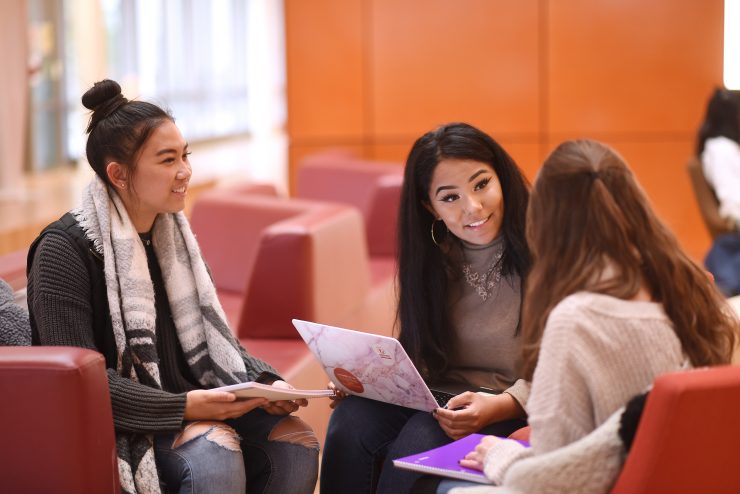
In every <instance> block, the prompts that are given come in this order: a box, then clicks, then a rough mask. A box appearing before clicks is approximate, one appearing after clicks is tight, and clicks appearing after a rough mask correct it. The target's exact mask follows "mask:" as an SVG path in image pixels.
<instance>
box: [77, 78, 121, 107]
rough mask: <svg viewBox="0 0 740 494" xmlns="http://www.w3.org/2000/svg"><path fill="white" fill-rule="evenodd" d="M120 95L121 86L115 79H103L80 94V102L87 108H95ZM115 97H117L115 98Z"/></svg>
mask: <svg viewBox="0 0 740 494" xmlns="http://www.w3.org/2000/svg"><path fill="white" fill-rule="evenodd" d="M117 96H121V97H122V95H121V86H120V85H119V84H118V83H117V82H116V81H111V80H110V79H103V80H102V81H99V82H96V83H95V85H93V87H91V88H90V89H88V90H87V92H85V94H83V95H82V104H83V105H84V106H85V108H87V109H89V110H95V109H96V108H98V107H99V106H100V105H102V104H103V103H105V102H107V101H109V100H112V99H114V98H116V97H117ZM116 99H117V98H116Z"/></svg>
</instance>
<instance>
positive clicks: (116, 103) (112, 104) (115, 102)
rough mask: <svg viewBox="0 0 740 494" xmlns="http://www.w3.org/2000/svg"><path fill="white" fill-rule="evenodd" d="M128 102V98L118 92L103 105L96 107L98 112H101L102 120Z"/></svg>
mask: <svg viewBox="0 0 740 494" xmlns="http://www.w3.org/2000/svg"><path fill="white" fill-rule="evenodd" d="M126 103H128V100H127V99H126V98H125V97H124V96H123V95H122V94H120V93H119V94H117V95H116V96H115V97H113V98H111V99H109V100H108V101H106V102H105V103H104V104H103V105H100V106H99V107H98V108H96V109H95V111H96V112H100V120H102V119H104V118H108V117H109V116H110V115H112V114H113V113H114V112H115V111H116V110H118V109H119V108H120V107H122V106H123V105H125V104H126Z"/></svg>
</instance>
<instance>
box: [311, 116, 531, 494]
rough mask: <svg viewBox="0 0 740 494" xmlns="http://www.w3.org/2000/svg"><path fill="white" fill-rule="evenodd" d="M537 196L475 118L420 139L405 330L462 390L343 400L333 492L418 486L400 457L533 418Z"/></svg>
mask: <svg viewBox="0 0 740 494" xmlns="http://www.w3.org/2000/svg"><path fill="white" fill-rule="evenodd" d="M528 197H529V190H528V184H527V181H526V179H525V178H524V176H523V175H522V173H521V171H520V170H519V168H518V167H517V166H516V164H515V163H514V161H513V160H512V159H511V157H509V155H508V154H507V153H506V152H505V151H504V150H503V148H501V146H500V145H499V144H498V143H497V142H496V141H494V140H493V139H492V138H491V137H490V136H488V135H486V134H485V133H483V132H481V131H480V130H478V129H476V128H474V127H472V126H470V125H467V124H463V123H451V124H447V125H443V126H441V127H439V128H437V129H435V130H432V131H430V132H428V133H426V134H424V135H423V136H421V137H420V138H419V139H418V140H417V141H416V142H415V143H414V145H413V147H412V149H411V152H410V154H409V156H408V159H407V161H406V168H405V176H404V183H403V187H402V192H401V205H400V212H399V232H398V234H399V258H398V269H399V272H398V283H399V287H398V290H399V302H398V317H397V320H398V325H399V328H400V334H399V340H400V342H401V343H402V345H403V347H404V349H405V350H406V352H407V353H408V354H409V356H410V357H411V359H412V361H413V362H414V364H415V365H416V367H417V368H418V370H419V371H420V373H421V374H422V376H423V377H424V378H425V380H427V382H428V383H429V384H430V385H431V386H432V387H434V388H442V389H447V390H450V391H453V392H455V393H457V395H456V396H455V397H454V398H452V399H451V400H450V401H449V402H448V403H447V406H446V407H444V408H438V409H436V410H435V411H434V413H431V414H430V413H428V412H420V411H417V410H412V409H408V408H403V407H400V406H395V405H391V404H387V403H382V402H379V401H373V400H369V399H365V398H361V397H357V396H349V397H346V398H344V399H343V400H341V401H339V402H338V405H337V406H336V408H335V410H334V412H333V414H332V417H331V420H330V423H329V428H328V432H327V439H326V443H325V448H324V455H323V459H322V471H321V491H322V492H324V493H330V492H337V493H346V492H353V493H362V492H367V493H369V492H374V491H375V490H376V489H377V492H380V493H390V492H392V493H400V492H408V491H409V489H411V487H412V485H413V484H414V482H415V481H416V480H417V479H418V478H419V475H417V474H415V473H413V472H408V471H402V470H399V469H396V468H394V467H393V465H392V460H393V459H395V458H399V457H402V456H406V455H408V454H412V453H418V452H420V451H424V450H425V449H429V448H433V447H437V446H441V445H443V444H446V443H449V442H451V441H452V440H453V439H458V438H460V437H463V436H465V435H468V434H470V433H473V432H478V431H485V432H486V433H490V434H499V435H504V436H505V435H508V434H509V433H510V432H512V431H514V430H516V429H518V428H519V427H521V426H523V425H525V421H524V417H525V414H524V407H525V405H526V401H527V395H528V391H529V387H528V383H526V382H525V381H524V380H522V379H521V375H520V374H519V373H517V371H516V360H517V357H518V355H519V340H520V338H519V334H520V331H519V317H520V313H521V307H520V306H521V303H520V301H521V293H522V279H523V278H524V276H526V274H527V272H528V271H529V264H530V255H529V250H528V249H527V244H526V242H525V238H524V236H525V231H524V221H525V215H526V207H527V200H528ZM479 387H485V388H489V389H490V390H491V392H490V394H486V393H480V392H475V390H477V389H478V388H479Z"/></svg>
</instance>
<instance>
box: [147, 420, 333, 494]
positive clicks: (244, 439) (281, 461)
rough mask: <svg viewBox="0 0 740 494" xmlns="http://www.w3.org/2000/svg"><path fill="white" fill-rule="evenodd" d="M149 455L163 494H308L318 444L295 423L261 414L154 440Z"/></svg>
mask: <svg viewBox="0 0 740 494" xmlns="http://www.w3.org/2000/svg"><path fill="white" fill-rule="evenodd" d="M154 453H155V458H156V462H157V467H158V469H159V476H160V482H162V484H163V492H167V493H179V494H202V493H208V492H219V493H224V494H229V493H240V494H241V493H244V492H249V493H265V494H267V493H285V492H291V493H298V494H300V493H312V492H313V490H314V487H315V485H316V478H317V475H318V454H319V443H318V440H317V439H316V436H315V435H314V434H313V431H312V430H311V428H310V427H309V426H308V425H306V424H305V423H304V422H303V421H302V420H301V419H299V418H298V417H295V416H292V415H288V416H278V415H270V414H268V413H267V412H265V411H264V410H261V409H256V410H253V411H252V412H250V413H248V414H246V415H243V416H242V417H239V418H237V419H230V420H226V421H224V422H216V421H207V422H192V423H189V424H187V426H186V427H185V429H183V431H180V432H177V433H172V434H158V435H156V436H155V438H154Z"/></svg>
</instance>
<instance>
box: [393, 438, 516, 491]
mask: <svg viewBox="0 0 740 494" xmlns="http://www.w3.org/2000/svg"><path fill="white" fill-rule="evenodd" d="M484 437H486V436H485V435H483V434H470V435H469V436H466V437H464V438H462V439H458V440H457V441H454V442H451V443H450V444H445V445H444V446H440V447H439V448H434V449H430V450H428V451H424V452H423V453H418V454H415V455H411V456H405V457H403V458H398V459H397V460H393V466H395V467H396V468H401V469H404V470H413V471H415V472H421V473H428V474H431V475H441V476H443V477H451V478H454V479H462V480H469V481H471V482H477V483H479V484H492V483H493V482H491V481H490V480H488V478H486V476H485V475H484V474H483V472H481V471H479V470H473V469H471V468H465V467H462V466H460V463H459V462H460V460H462V459H463V458H465V455H467V454H468V453H470V452H471V451H473V450H474V449H475V447H476V446H478V443H480V442H481V439H483V438H484ZM513 440H514V439H512V441H513ZM519 442H520V443H522V444H524V445H525V446H528V444H527V443H526V442H525V441H519Z"/></svg>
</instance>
